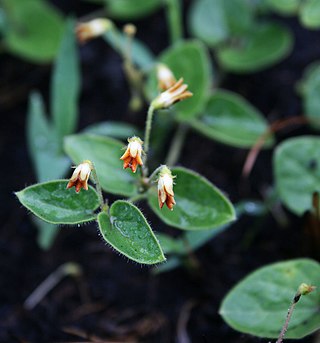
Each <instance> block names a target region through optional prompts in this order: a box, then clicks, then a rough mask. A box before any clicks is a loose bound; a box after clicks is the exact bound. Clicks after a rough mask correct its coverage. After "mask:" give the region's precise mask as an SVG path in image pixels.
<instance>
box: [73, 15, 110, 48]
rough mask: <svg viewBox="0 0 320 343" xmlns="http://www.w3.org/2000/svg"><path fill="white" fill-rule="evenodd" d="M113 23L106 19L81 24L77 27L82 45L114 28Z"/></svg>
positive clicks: (77, 33)
mask: <svg viewBox="0 0 320 343" xmlns="http://www.w3.org/2000/svg"><path fill="white" fill-rule="evenodd" d="M112 25H113V24H112V22H111V21H110V20H108V19H105V18H98V19H93V20H90V21H88V22H86V23H79V24H77V26H76V35H77V38H78V41H79V42H80V43H85V42H87V41H89V40H90V39H93V38H96V37H99V36H101V35H102V34H104V33H105V32H106V31H107V30H109V29H110V28H111V27H112Z"/></svg>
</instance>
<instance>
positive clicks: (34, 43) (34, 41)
mask: <svg viewBox="0 0 320 343" xmlns="http://www.w3.org/2000/svg"><path fill="white" fill-rule="evenodd" d="M2 3H3V6H4V10H5V13H6V19H7V28H6V31H5V36H4V40H5V46H6V48H7V49H8V50H9V51H10V52H12V53H14V54H16V55H18V56H21V57H23V58H26V59H28V60H31V61H33V62H48V61H50V60H52V59H53V58H54V57H55V55H56V53H57V51H58V48H59V43H60V40H61V36H62V27H63V21H62V17H61V15H60V13H59V12H58V11H57V10H56V9H55V7H53V6H50V5H49V4H48V2H46V1H40V0H28V1H21V0H2Z"/></svg>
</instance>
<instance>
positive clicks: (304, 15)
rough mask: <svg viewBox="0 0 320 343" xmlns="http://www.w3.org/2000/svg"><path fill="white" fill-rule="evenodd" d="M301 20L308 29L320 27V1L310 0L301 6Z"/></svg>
mask: <svg viewBox="0 0 320 343" xmlns="http://www.w3.org/2000/svg"><path fill="white" fill-rule="evenodd" d="M299 14H300V21H301V23H302V25H304V26H305V27H306V28H308V29H313V30H317V29H319V28H320V3H319V1H318V0H308V1H305V2H303V3H302V5H301V7H300V13H299Z"/></svg>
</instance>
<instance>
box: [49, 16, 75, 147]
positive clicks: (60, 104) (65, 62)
mask: <svg viewBox="0 0 320 343" xmlns="http://www.w3.org/2000/svg"><path fill="white" fill-rule="evenodd" d="M74 27H75V23H74V20H69V21H68V22H67V24H66V29H65V33H64V36H63V39H62V42H61V46H60V51H59V54H58V57H57V60H56V62H55V66H54V70H53V76H52V84H51V114H52V116H53V123H54V128H55V130H56V134H57V136H58V138H59V139H60V142H61V145H62V140H63V137H64V136H66V135H69V134H71V133H73V132H74V131H75V128H76V125H77V117H78V97H79V91H80V70H79V61H78V56H77V46H76V41H75V37H74Z"/></svg>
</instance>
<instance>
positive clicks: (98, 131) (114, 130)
mask: <svg viewBox="0 0 320 343" xmlns="http://www.w3.org/2000/svg"><path fill="white" fill-rule="evenodd" d="M84 132H85V133H90V134H93V135H101V136H109V137H113V138H117V139H125V140H127V138H129V137H132V136H135V135H138V133H139V130H138V129H137V128H136V127H135V126H133V125H130V124H127V123H122V122H116V121H104V122H101V123H97V124H93V125H90V126H87V127H86V128H85V129H84Z"/></svg>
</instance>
